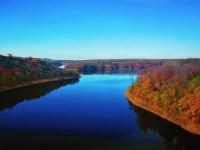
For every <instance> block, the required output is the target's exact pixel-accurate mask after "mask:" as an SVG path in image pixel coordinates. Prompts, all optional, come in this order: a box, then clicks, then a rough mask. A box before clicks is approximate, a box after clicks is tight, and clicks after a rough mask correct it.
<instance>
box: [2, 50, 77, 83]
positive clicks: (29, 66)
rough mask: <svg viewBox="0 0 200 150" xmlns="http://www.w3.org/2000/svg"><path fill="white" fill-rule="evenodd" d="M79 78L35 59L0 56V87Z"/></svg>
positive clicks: (71, 72)
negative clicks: (60, 78)
mask: <svg viewBox="0 0 200 150" xmlns="http://www.w3.org/2000/svg"><path fill="white" fill-rule="evenodd" d="M74 76H79V75H78V74H77V73H75V72H73V71H65V70H62V69H59V68H58V67H57V66H56V65H55V64H53V63H50V62H47V61H43V60H41V59H37V58H32V57H28V58H21V57H15V56H12V55H11V54H9V55H8V56H3V55H0V87H6V86H14V85H17V84H21V83H23V82H28V81H34V80H38V79H47V78H56V77H74Z"/></svg>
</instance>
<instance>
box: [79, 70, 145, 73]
mask: <svg viewBox="0 0 200 150" xmlns="http://www.w3.org/2000/svg"><path fill="white" fill-rule="evenodd" d="M143 71H144V70H142V69H113V70H93V71H92V70H84V71H80V73H81V74H140V73H141V72H143Z"/></svg>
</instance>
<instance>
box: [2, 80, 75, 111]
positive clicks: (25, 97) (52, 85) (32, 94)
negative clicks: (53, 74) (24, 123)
mask: <svg viewBox="0 0 200 150" xmlns="http://www.w3.org/2000/svg"><path fill="white" fill-rule="evenodd" d="M78 81H79V79H73V80H62V81H56V82H48V83H42V84H37V85H32V86H28V87H22V88H18V89H13V90H9V91H5V92H0V111H4V110H5V109H12V108H13V107H15V106H16V105H17V104H19V103H21V102H23V101H29V100H33V99H36V98H39V97H41V96H44V95H46V94H48V93H50V92H52V91H54V90H55V89H58V88H59V87H61V86H64V85H66V84H74V83H76V82H78Z"/></svg>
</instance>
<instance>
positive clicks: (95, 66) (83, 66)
mask: <svg viewBox="0 0 200 150" xmlns="http://www.w3.org/2000/svg"><path fill="white" fill-rule="evenodd" d="M165 61H166V60H155V59H107V60H106V59H102V60H80V61H72V62H67V63H65V64H66V67H65V69H66V70H78V71H79V72H87V71H92V72H94V71H108V70H133V71H137V70H146V69H148V68H152V67H157V66H159V65H161V64H162V63H163V62H165Z"/></svg>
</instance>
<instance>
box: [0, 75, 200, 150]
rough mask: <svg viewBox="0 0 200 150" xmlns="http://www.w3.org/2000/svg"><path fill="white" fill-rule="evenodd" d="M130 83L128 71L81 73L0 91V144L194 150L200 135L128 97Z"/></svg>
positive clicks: (53, 149)
mask: <svg viewBox="0 0 200 150" xmlns="http://www.w3.org/2000/svg"><path fill="white" fill-rule="evenodd" d="M133 79H134V80H136V79H137V76H136V75H135V76H134V77H133ZM131 82H132V78H131V77H130V76H129V75H83V76H82V77H81V78H80V80H74V81H59V82H53V83H46V84H40V85H35V86H30V87H25V88H20V89H16V90H12V91H8V92H3V93H0V146H1V148H2V149H3V150H6V149H13V150H16V149H19V150H21V149H26V150H29V149H30V150H32V149H33V150H35V149H41V150H48V149H50V150H60V149H65V150H68V149H69V150H79V149H89V150H96V149H97V150H160V149H161V150H162V149H164V150H165V149H166V150H193V149H194V150H196V149H197V148H196V147H197V146H199V145H200V137H199V136H195V135H193V134H190V133H188V132H186V131H184V130H182V129H181V128H179V127H177V126H176V125H174V124H172V123H170V122H167V121H165V120H163V119H161V118H159V117H157V116H155V115H153V114H151V113H149V112H146V111H144V110H142V109H140V108H137V107H134V106H133V105H131V104H130V103H129V102H128V100H127V99H126V98H125V97H124V92H125V91H126V90H127V88H128V86H129V85H130V84H131Z"/></svg>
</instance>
